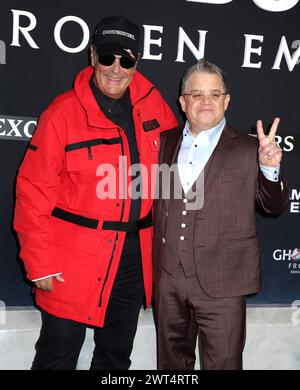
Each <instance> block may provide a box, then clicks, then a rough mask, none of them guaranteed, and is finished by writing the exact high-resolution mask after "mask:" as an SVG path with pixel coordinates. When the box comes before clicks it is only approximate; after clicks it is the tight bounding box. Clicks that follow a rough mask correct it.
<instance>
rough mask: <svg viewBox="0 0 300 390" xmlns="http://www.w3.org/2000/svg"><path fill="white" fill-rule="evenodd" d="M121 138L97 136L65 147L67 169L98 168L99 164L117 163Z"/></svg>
mask: <svg viewBox="0 0 300 390" xmlns="http://www.w3.org/2000/svg"><path fill="white" fill-rule="evenodd" d="M120 144H121V138H120V137H115V138H95V139H91V140H87V141H80V142H76V143H72V144H68V145H66V147H65V152H66V160H67V170H68V171H70V172H72V171H79V170H85V169H91V168H92V169H96V168H97V166H98V165H99V164H101V163H102V164H104V163H106V164H107V163H113V164H114V163H115V162H116V161H117V159H118V156H119V154H120Z"/></svg>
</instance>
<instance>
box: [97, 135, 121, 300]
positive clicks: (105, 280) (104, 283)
mask: <svg viewBox="0 0 300 390" xmlns="http://www.w3.org/2000/svg"><path fill="white" fill-rule="evenodd" d="M118 133H119V136H120V139H121V152H122V156H123V155H124V144H123V138H122V137H121V132H120V128H119V127H118ZM125 174H126V171H125V169H123V178H124V179H123V180H125ZM123 184H124V183H123ZM123 191H126V189H125V185H123ZM124 206H125V196H124V194H123V196H122V210H121V218H120V221H122V219H123V215H124ZM119 233H120V232H117V236H116V239H115V242H114V246H113V249H112V253H111V256H110V260H109V264H108V268H107V272H106V275H105V278H104V282H103V285H102V289H101V292H100V299H99V307H101V306H102V297H103V291H104V287H105V285H106V282H107V279H108V275H109V271H110V268H111V265H112V261H113V258H114V255H115V251H116V247H117V243H118V239H119Z"/></svg>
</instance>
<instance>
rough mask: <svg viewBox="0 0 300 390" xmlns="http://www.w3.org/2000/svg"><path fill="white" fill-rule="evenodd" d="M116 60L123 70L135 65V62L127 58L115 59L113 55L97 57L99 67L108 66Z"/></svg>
mask: <svg viewBox="0 0 300 390" xmlns="http://www.w3.org/2000/svg"><path fill="white" fill-rule="evenodd" d="M116 58H117V59H118V60H119V61H120V65H121V67H122V68H124V69H130V68H133V67H134V65H135V63H136V61H135V60H131V59H130V58H127V57H125V56H120V57H117V56H115V55H114V54H103V55H101V56H98V62H99V64H101V65H104V66H110V65H112V64H113V63H114V62H115V60H116Z"/></svg>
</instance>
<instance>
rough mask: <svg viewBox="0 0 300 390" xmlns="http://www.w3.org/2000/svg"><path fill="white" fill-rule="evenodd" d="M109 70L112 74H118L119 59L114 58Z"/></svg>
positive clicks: (119, 68) (119, 67)
mask: <svg viewBox="0 0 300 390" xmlns="http://www.w3.org/2000/svg"><path fill="white" fill-rule="evenodd" d="M111 70H112V71H113V72H114V73H119V72H120V70H121V65H120V59H119V58H116V59H115V62H114V63H113V64H112V66H111Z"/></svg>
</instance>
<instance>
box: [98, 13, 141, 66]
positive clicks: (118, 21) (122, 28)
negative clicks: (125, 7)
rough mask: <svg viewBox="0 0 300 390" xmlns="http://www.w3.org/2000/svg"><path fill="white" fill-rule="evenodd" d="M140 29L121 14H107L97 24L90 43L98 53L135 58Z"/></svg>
mask: <svg viewBox="0 0 300 390" xmlns="http://www.w3.org/2000/svg"><path fill="white" fill-rule="evenodd" d="M140 37H141V31H140V28H139V26H138V25H136V24H135V23H133V22H131V21H130V20H128V19H126V18H124V17H121V16H109V17H106V18H103V19H102V20H100V22H99V23H98V24H97V26H96V29H95V32H94V35H93V40H92V43H93V45H94V47H95V49H96V52H97V54H98V55H104V54H119V55H124V56H125V57H127V58H129V59H131V60H132V59H134V60H137V57H138V53H139V51H140V50H139V47H140Z"/></svg>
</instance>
